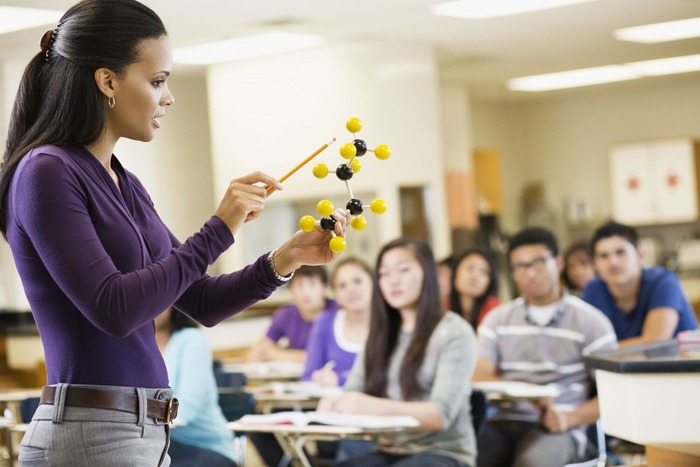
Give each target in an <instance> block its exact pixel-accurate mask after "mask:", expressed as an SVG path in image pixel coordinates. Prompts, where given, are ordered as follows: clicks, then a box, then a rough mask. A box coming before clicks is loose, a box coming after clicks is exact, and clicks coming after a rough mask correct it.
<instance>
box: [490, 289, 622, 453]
mask: <svg viewBox="0 0 700 467" xmlns="http://www.w3.org/2000/svg"><path fill="white" fill-rule="evenodd" d="M556 308H557V309H556V312H555V313H554V315H553V316H552V318H551V320H549V322H548V323H546V324H545V325H543V326H540V325H538V324H537V323H536V321H535V320H533V319H532V315H531V313H533V310H532V309H531V307H529V306H528V304H527V302H526V301H525V299H524V298H523V297H520V298H518V299H516V300H513V301H512V302H509V303H505V304H503V305H501V306H499V307H498V308H496V309H495V310H493V311H491V313H489V314H488V315H487V316H486V318H484V321H483V322H482V324H481V326H479V332H478V336H479V356H480V357H483V358H485V359H487V360H489V361H491V362H493V363H495V364H496V366H497V368H498V372H499V375H500V376H501V377H502V378H504V379H506V380H512V381H524V382H526V383H532V384H555V385H557V386H558V388H559V389H560V391H561V394H560V395H559V396H558V397H557V398H555V400H554V405H555V408H557V409H558V410H561V411H567V410H573V409H574V408H576V407H577V406H579V405H581V404H583V403H584V402H586V401H587V400H588V399H589V398H590V393H591V384H592V382H591V378H590V376H589V374H588V373H587V372H586V368H585V365H584V363H583V357H584V356H585V355H588V354H592V353H598V352H603V351H608V350H613V349H615V348H617V339H616V337H615V331H614V330H613V327H612V324H611V323H610V321H609V320H608V318H606V317H605V315H603V313H602V312H601V311H600V310H598V309H597V308H594V307H592V306H591V305H589V304H587V303H585V302H584V301H582V300H581V299H579V298H577V297H574V296H573V295H570V294H568V293H567V292H564V294H563V296H562V299H561V300H560V301H559V302H558V303H557V304H556ZM539 418H540V411H539V409H537V408H536V407H535V405H534V404H532V403H531V402H529V401H519V402H518V403H517V404H515V405H514V406H513V407H508V408H500V409H499V410H498V412H497V413H496V414H494V416H493V417H492V418H491V419H492V420H522V421H531V422H538V421H539ZM577 435H578V433H577V434H575V437H576V438H577V439H578V438H579V436H577Z"/></svg>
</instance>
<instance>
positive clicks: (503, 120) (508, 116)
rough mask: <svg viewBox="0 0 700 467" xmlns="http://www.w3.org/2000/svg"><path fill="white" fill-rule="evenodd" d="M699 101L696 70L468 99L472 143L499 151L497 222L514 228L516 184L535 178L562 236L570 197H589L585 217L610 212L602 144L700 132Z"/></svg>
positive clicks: (604, 215) (599, 217) (517, 218)
mask: <svg viewBox="0 0 700 467" xmlns="http://www.w3.org/2000/svg"><path fill="white" fill-rule="evenodd" d="M698 102H700V79H698V76H697V74H687V75H683V76H680V77H675V78H674V77H668V78H656V79H649V80H648V81H645V80H640V81H639V82H632V83H625V84H624V85H623V84H617V85H609V86H597V87H590V88H589V89H586V90H579V91H570V92H567V93H562V92H559V93H556V94H555V95H549V96H548V95H543V96H542V98H541V99H539V100H536V101H532V102H523V103H507V104H501V103H485V102H473V103H472V111H471V114H472V121H473V128H472V132H473V138H474V145H475V146H476V147H496V148H499V149H501V151H502V157H503V166H504V175H503V177H504V186H505V190H506V192H505V199H506V206H505V212H504V215H503V219H502V221H503V225H504V227H505V228H506V230H508V231H511V232H512V231H513V230H515V229H517V228H519V227H520V222H521V209H520V205H521V202H520V196H521V192H522V188H523V187H524V186H525V185H526V184H527V183H529V182H534V181H540V182H543V183H544V185H545V199H546V203H547V205H548V206H550V207H551V209H552V210H553V211H554V212H555V213H556V214H557V216H558V222H557V224H556V228H557V229H558V230H559V231H560V234H561V235H562V237H563V238H562V240H564V241H565V240H566V233H567V232H566V225H565V222H564V219H563V212H564V207H565V202H566V201H567V200H568V199H569V198H570V197H571V196H574V195H580V196H583V197H585V199H588V200H590V202H591V203H592V207H593V213H594V218H593V219H592V223H594V224H595V223H597V222H600V221H601V220H603V219H607V218H609V217H610V215H611V201H610V187H609V180H608V177H609V173H608V149H609V148H610V147H611V146H612V145H613V144H615V143H619V142H624V141H633V140H646V139H654V138H664V137H669V136H691V137H700V124H699V122H700V108H699V106H698Z"/></svg>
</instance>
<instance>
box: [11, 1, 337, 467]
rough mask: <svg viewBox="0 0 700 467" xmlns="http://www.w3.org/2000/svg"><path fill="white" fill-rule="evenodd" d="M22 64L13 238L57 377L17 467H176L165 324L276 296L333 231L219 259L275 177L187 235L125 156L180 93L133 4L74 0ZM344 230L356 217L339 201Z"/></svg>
mask: <svg viewBox="0 0 700 467" xmlns="http://www.w3.org/2000/svg"><path fill="white" fill-rule="evenodd" d="M40 45H41V50H40V51H39V53H37V54H36V55H35V56H34V57H33V58H32V60H31V61H30V63H29V65H28V66H27V68H26V69H25V72H24V75H23V77H22V80H21V82H20V86H19V91H18V93H17V97H16V100H15V104H14V108H13V111H12V115H11V118H10V126H9V128H10V129H9V132H8V137H7V143H6V150H5V155H4V159H3V163H2V168H1V169H0V231H2V233H3V234H4V235H5V238H6V239H7V241H8V243H9V245H10V248H11V250H12V254H13V257H14V260H15V264H16V266H17V270H18V272H19V275H20V278H21V280H22V284H23V286H24V291H25V293H26V295H27V299H28V301H29V304H30V306H31V309H32V313H33V315H34V318H35V320H36V323H37V326H38V328H39V332H40V334H41V339H42V343H43V346H44V353H45V358H46V369H47V379H48V384H49V386H46V387H44V389H43V391H42V397H41V405H39V408H38V409H37V411H36V413H35V414H34V417H33V420H32V422H31V424H30V425H29V427H28V429H27V432H26V434H25V436H24V438H23V440H22V443H21V448H20V451H19V459H20V465H29V464H31V465H48V464H50V465H52V466H64V465H65V466H88V465H89V466H93V465H99V466H105V467H109V466H122V465H139V466H159V465H163V466H167V465H169V463H170V460H169V458H168V456H167V452H166V448H167V445H168V433H169V421H170V419H171V418H172V417H174V416H175V415H176V409H177V401H175V400H174V399H172V391H171V390H170V389H169V388H168V375H167V371H166V367H165V363H164V362H163V358H162V356H161V354H160V352H159V350H158V346H157V344H156V340H155V333H154V326H153V320H154V318H155V317H156V316H158V315H159V314H161V313H162V312H163V310H165V309H167V308H168V307H170V306H173V305H175V306H176V307H177V308H178V309H179V310H181V311H182V312H183V313H185V314H187V315H188V316H190V317H192V318H193V319H195V320H196V321H198V322H200V323H202V324H205V325H207V326H213V325H215V324H216V323H219V322H221V321H223V320H224V319H226V318H228V317H230V316H231V315H233V314H235V313H237V312H239V311H242V310H244V309H246V308H248V307H249V306H250V305H252V304H253V303H255V302H257V301H258V300H261V299H263V298H266V297H268V296H269V295H270V294H271V293H272V292H273V291H274V290H275V289H276V288H277V287H279V286H280V285H282V284H284V283H285V282H286V281H287V280H288V279H289V277H290V276H291V275H292V273H293V271H294V270H295V269H297V268H298V267H299V266H301V265H302V264H326V263H328V262H330V261H331V260H333V259H334V258H335V257H336V255H335V254H333V253H332V252H331V251H330V249H329V248H328V246H327V245H328V241H329V240H330V238H331V232H324V231H322V230H321V229H320V227H319V228H317V229H316V230H314V231H313V232H309V233H305V232H301V231H299V232H297V233H295V234H294V235H293V236H292V237H291V238H290V239H289V240H287V241H286V242H285V243H283V244H282V245H281V246H280V247H279V248H278V249H277V250H275V251H273V252H271V253H266V254H264V255H262V256H261V257H260V258H259V259H258V260H257V261H256V262H255V263H254V264H252V265H250V266H248V267H247V268H244V269H242V270H240V271H237V272H233V273H230V274H224V275H221V276H219V277H210V276H208V275H207V274H206V270H207V268H208V267H209V265H211V264H212V263H213V262H214V261H215V260H216V259H217V258H218V257H219V255H221V253H223V252H224V251H225V250H226V249H228V248H229V247H230V246H231V245H232V244H233V242H234V236H235V235H236V234H237V233H238V231H239V229H240V228H241V227H242V225H243V224H244V223H245V222H246V221H250V220H253V219H255V218H257V217H258V216H259V215H260V213H261V212H262V210H263V208H264V204H265V196H266V186H270V187H273V188H274V189H281V188H282V186H281V185H280V184H279V183H278V182H277V181H276V180H275V179H274V178H273V177H271V176H269V175H266V174H263V173H261V172H255V173H253V174H250V175H246V176H243V177H241V178H238V179H234V180H232V181H231V183H230V185H229V186H228V188H227V190H226V193H225V194H224V196H223V199H222V201H221V202H220V204H219V206H218V208H217V209H216V211H215V213H214V215H213V216H212V217H211V218H210V219H209V220H207V221H206V222H205V223H204V225H203V226H202V228H201V230H199V231H198V232H196V233H195V234H194V235H193V236H191V237H190V238H189V239H187V240H186V241H184V242H183V243H180V241H178V240H177V239H176V238H175V237H174V236H173V235H172V234H171V232H170V231H169V230H168V228H167V227H166V226H165V224H164V223H163V222H162V221H161V219H160V218H159V217H158V214H157V213H156V210H155V208H154V206H153V203H152V202H151V199H150V197H149V195H148V192H147V191H146V189H145V187H144V186H143V185H142V184H141V183H140V182H139V180H138V179H137V178H136V176H135V175H134V174H132V173H131V172H129V171H127V170H126V169H125V168H124V167H123V166H122V165H121V163H120V162H119V160H118V159H117V158H116V156H115V155H114V154H113V152H114V147H115V145H116V144H117V141H118V140H119V139H121V138H129V139H133V140H137V141H143V142H147V141H150V140H152V139H153V138H154V136H155V133H156V131H157V130H158V128H159V127H160V126H161V125H162V124H164V123H162V122H161V117H163V116H164V115H165V113H166V110H167V108H168V107H169V106H170V105H172V104H173V103H174V98H173V95H172V94H171V93H170V91H169V89H168V80H169V78H170V75H171V72H172V51H171V48H170V44H169V42H168V38H167V34H166V31H165V27H164V26H163V23H162V21H161V20H160V18H159V17H158V16H157V15H156V14H155V13H154V12H153V11H152V10H150V9H149V8H148V7H146V6H144V5H143V4H141V3H139V2H137V1H135V0H84V1H81V2H80V3H77V4H76V5H74V6H73V7H71V8H70V9H69V10H68V11H67V12H66V13H65V15H63V17H62V18H61V19H60V21H59V23H58V26H57V27H56V29H54V30H52V31H47V32H46V33H45V34H44V36H43V37H42V40H41V44H40ZM334 216H335V217H336V219H337V220H338V222H337V223H336V229H335V233H336V234H339V235H342V234H343V233H344V231H345V226H346V224H347V222H348V219H349V217H350V216H349V213H347V212H345V210H336V212H335V213H334Z"/></svg>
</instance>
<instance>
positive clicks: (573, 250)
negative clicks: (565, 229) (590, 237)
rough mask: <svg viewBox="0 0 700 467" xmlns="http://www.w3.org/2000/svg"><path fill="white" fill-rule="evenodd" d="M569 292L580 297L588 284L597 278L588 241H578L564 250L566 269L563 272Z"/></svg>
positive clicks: (563, 279) (562, 275) (562, 277)
mask: <svg viewBox="0 0 700 467" xmlns="http://www.w3.org/2000/svg"><path fill="white" fill-rule="evenodd" d="M561 279H562V281H563V282H564V285H565V286H566V288H567V290H568V291H569V293H572V294H574V295H576V296H577V297H580V296H581V294H582V293H583V289H584V288H585V287H586V284H588V282H590V281H591V280H592V279H595V268H594V267H593V257H592V256H591V250H590V245H589V244H588V242H576V243H572V244H571V245H569V248H567V249H566V251H565V252H564V270H563V271H562V273H561Z"/></svg>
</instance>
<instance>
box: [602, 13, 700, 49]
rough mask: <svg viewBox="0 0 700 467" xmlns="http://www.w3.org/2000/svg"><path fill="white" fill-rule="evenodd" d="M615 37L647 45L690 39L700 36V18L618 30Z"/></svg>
mask: <svg viewBox="0 0 700 467" xmlns="http://www.w3.org/2000/svg"><path fill="white" fill-rule="evenodd" d="M613 36H614V37H615V39H617V40H620V41H630V42H642V43H645V44H655V43H657V42H669V41H677V40H680V39H689V38H691V37H698V36H700V18H690V19H682V20H679V21H669V22H666V23H656V24H647V25H645V26H635V27H632V28H622V29H616V30H614V31H613Z"/></svg>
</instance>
